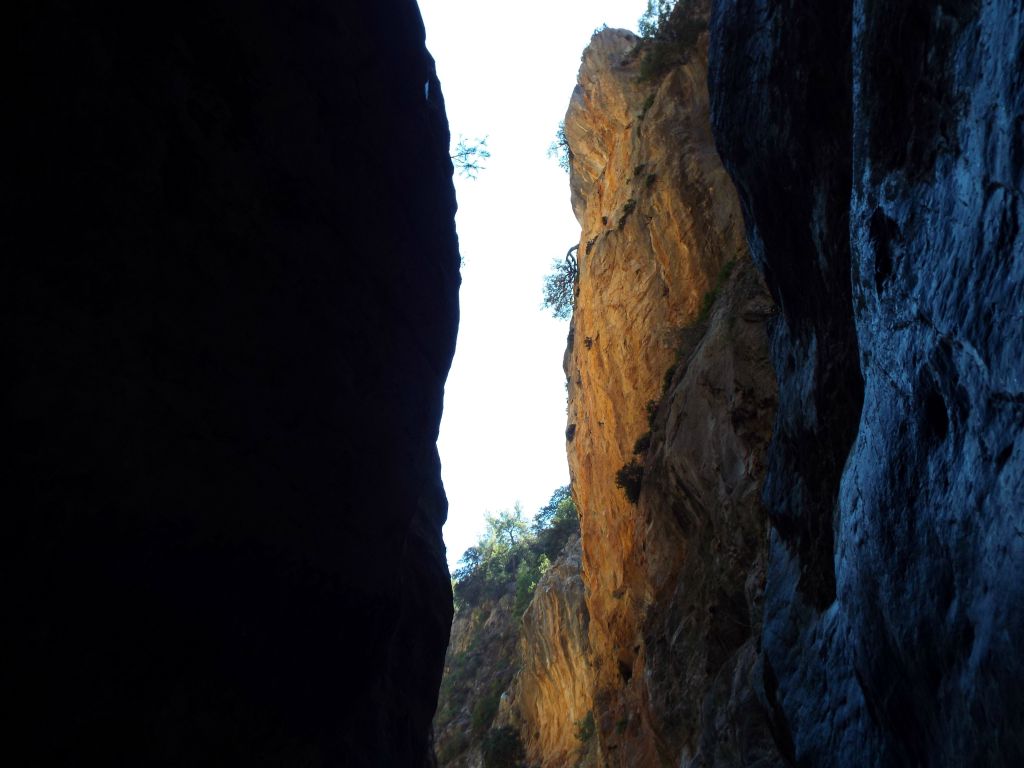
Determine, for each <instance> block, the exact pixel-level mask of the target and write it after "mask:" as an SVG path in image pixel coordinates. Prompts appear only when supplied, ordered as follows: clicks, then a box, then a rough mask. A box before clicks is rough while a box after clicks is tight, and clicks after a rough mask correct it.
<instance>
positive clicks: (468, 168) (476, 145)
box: [451, 136, 491, 179]
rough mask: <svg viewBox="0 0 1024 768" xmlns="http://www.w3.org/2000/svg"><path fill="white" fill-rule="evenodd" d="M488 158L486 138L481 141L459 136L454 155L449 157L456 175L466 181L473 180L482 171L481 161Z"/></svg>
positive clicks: (482, 164) (489, 154)
mask: <svg viewBox="0 0 1024 768" xmlns="http://www.w3.org/2000/svg"><path fill="white" fill-rule="evenodd" d="M490 156H491V153H490V152H489V151H488V149H487V137H486V136H484V137H483V138H482V139H467V138H465V137H463V136H459V143H458V144H456V145H455V153H454V154H453V155H451V158H452V163H453V164H454V165H455V170H456V171H457V172H458V173H460V174H462V175H463V176H464V177H466V178H467V179H475V178H476V177H477V176H478V175H479V174H480V171H482V170H483V169H484V162H483V161H484V160H487V159H488V158H490Z"/></svg>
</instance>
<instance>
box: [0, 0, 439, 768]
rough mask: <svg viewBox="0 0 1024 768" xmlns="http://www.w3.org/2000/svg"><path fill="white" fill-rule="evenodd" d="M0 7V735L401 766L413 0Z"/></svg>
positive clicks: (408, 510)
mask: <svg viewBox="0 0 1024 768" xmlns="http://www.w3.org/2000/svg"><path fill="white" fill-rule="evenodd" d="M16 16H20V18H14V19H10V18H9V19H8V25H7V26H8V30H9V31H14V32H15V33H16V35H15V36H16V43H15V45H14V48H13V52H14V53H15V60H16V61H17V67H16V68H15V69H14V70H8V71H7V73H6V76H7V78H10V80H11V88H9V89H5V90H6V91H7V94H8V99H11V98H14V99H15V101H14V102H13V104H14V106H13V107H12V106H11V104H12V102H11V101H8V109H7V113H6V114H7V118H6V119H5V122H6V124H7V125H6V128H7V129H8V130H11V129H13V133H14V137H13V138H9V139H8V143H7V145H6V146H5V155H6V157H7V164H6V171H5V176H6V178H5V186H6V187H7V189H8V192H9V193H10V195H9V198H10V199H9V200H8V202H7V203H6V204H5V211H4V214H5V219H6V220H7V222H8V223H7V224H5V225H4V227H3V229H2V231H0V243H2V251H3V259H4V262H5V264H4V276H3V282H4V283H5V285H4V287H5V289H6V291H5V293H6V292H8V291H9V292H10V298H9V299H7V300H5V307H4V313H5V315H7V317H8V320H9V323H8V326H7V327H8V328H9V330H10V333H9V335H7V336H6V338H7V344H8V346H7V350H8V359H7V364H6V365H5V366H4V367H5V368H6V369H7V377H6V379H7V384H8V388H7V391H8V399H7V401H6V403H7V409H6V410H7V414H6V416H5V423H6V426H5V433H6V434H5V436H6V438H7V441H6V442H7V443H8V446H9V447H10V448H11V449H13V451H14V453H15V454H16V457H15V459H14V461H13V462H10V463H8V465H7V467H6V468H5V474H6V475H7V477H6V478H5V486H7V489H8V490H7V492H6V493H5V501H4V504H3V506H4V508H5V512H4V532H3V540H4V549H5V553H6V554H5V555H4V561H5V565H6V569H5V573H6V576H5V587H6V588H7V589H8V590H10V592H11V594H10V597H9V598H8V599H7V600H5V603H4V609H5V610H4V612H5V618H4V624H5V626H6V630H5V634H6V635H8V637H9V638H11V637H13V639H14V641H15V645H16V648H15V651H14V652H13V653H12V655H10V656H8V662H9V666H13V667H14V668H15V670H16V671H17V673H18V675H17V681H16V684H15V685H13V686H8V685H6V684H5V693H6V695H7V696H8V697H9V699H10V703H11V705H12V707H13V709H14V711H15V712H16V713H17V719H16V720H15V721H11V720H10V719H8V727H9V728H10V727H12V725H13V726H15V728H14V730H16V731H17V732H18V733H19V734H20V739H19V740H18V741H15V742H9V744H8V749H9V750H12V751H15V752H20V753H21V754H23V755H28V754H32V755H33V759H32V760H30V762H31V763H32V764H35V765H109V766H120V765H125V766H128V765H131V766H143V765H145V766H162V765H176V766H180V765H190V766H192V765H197V766H198V765H217V766H232V765H246V766H269V765H274V766H281V765H287V766H299V765H303V766H327V765H333V766H378V765H380V766H406V765H410V766H415V765H423V764H425V763H426V762H428V755H429V752H430V749H429V745H428V739H429V727H430V720H431V717H432V715H433V710H434V707H435V703H436V696H437V688H438V685H439V683H440V676H441V669H442V663H443V658H444V652H445V646H446V643H447V639H448V631H449V625H450V620H451V592H450V585H449V580H448V574H447V569H446V567H445V561H444V549H443V544H442V541H441V534H440V529H441V524H442V522H443V520H444V517H445V514H446V500H445V496H444V491H443V488H442V486H441V482H440V475H439V461H438V457H437V452H436V449H435V445H434V444H435V439H436V435H437V428H438V421H439V418H440V413H441V404H442V391H443V385H444V380H445V377H446V375H447V371H448V366H449V363H450V360H451V355H452V352H453V348H454V342H455V332H456V326H457V322H458V307H457V290H458V285H459V256H458V251H457V242H456V237H455V229H454V223H453V214H454V211H455V198H454V190H453V187H452V184H451V178H450V177H451V172H452V167H451V162H450V160H449V157H448V127H447V122H446V119H445V113H444V103H443V100H442V97H441V92H440V88H439V85H438V82H437V79H436V77H435V75H434V68H433V62H432V59H431V58H430V56H429V54H428V53H427V51H426V49H425V48H424V31H423V27H422V22H421V20H420V16H419V12H418V9H417V7H416V5H415V3H414V2H413V1H412V0H383V1H381V2H362V3H353V2H327V0H303V1H300V2H296V3H275V2H269V1H268V0H256V2H245V3H241V2H231V1H230V0H211V1H210V2H205V3H191V2H166V1H165V0H158V1H155V2H146V3H117V2H95V3H58V2H38V3H33V4H32V5H31V8H30V9H28V10H26V11H23V12H22V13H21V14H16ZM8 50H9V51H10V50H11V49H8ZM12 89H13V90H12ZM12 662H13V663H12ZM15 745H19V746H25V747H27V748H28V749H29V750H30V751H26V752H21V751H20V748H18V749H15Z"/></svg>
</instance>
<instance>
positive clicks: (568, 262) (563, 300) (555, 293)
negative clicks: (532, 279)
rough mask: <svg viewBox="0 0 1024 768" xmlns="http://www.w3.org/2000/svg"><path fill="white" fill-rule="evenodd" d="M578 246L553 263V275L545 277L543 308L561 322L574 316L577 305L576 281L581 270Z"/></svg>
mask: <svg viewBox="0 0 1024 768" xmlns="http://www.w3.org/2000/svg"><path fill="white" fill-rule="evenodd" d="M578 250H579V246H578V245H574V246H573V247H572V248H570V249H569V250H568V252H566V254H565V258H564V259H562V260H561V261H559V260H558V259H555V260H554V261H553V262H552V263H551V267H552V271H551V274H549V275H545V276H544V301H543V303H542V304H541V306H542V307H543V308H544V309H550V310H551V314H552V315H553V316H555V317H557V318H558V319H559V320H566V319H568V317H569V316H570V315H572V310H573V306H574V305H575V303H576V280H577V278H578V277H579V270H578V268H577V265H576V252H577V251H578Z"/></svg>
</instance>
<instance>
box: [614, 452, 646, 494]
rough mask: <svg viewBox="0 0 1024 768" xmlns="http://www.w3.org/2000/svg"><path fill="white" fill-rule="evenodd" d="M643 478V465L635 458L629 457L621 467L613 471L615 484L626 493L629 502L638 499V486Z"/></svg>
mask: <svg viewBox="0 0 1024 768" xmlns="http://www.w3.org/2000/svg"><path fill="white" fill-rule="evenodd" d="M643 480H644V467H643V465H642V464H641V463H640V462H638V461H637V460H636V459H631V460H630V462H629V463H628V464H626V465H625V466H624V467H622V469H620V470H619V471H618V472H616V473H615V485H616V486H618V487H619V488H621V489H622V491H623V493H625V494H626V499H628V500H629V503H630V504H636V503H638V502H639V501H640V486H641V484H642V483H643Z"/></svg>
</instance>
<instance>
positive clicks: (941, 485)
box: [709, 0, 1024, 766]
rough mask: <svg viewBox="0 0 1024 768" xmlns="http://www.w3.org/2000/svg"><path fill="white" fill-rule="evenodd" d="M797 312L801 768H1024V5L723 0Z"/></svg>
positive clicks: (775, 285)
mask: <svg viewBox="0 0 1024 768" xmlns="http://www.w3.org/2000/svg"><path fill="white" fill-rule="evenodd" d="M709 83H710V88H711V93H712V121H713V124H714V129H715V134H716V140H717V143H718V147H719V151H720V153H721V154H722V156H723V159H724V161H725V163H726V166H727V168H728V169H729V172H730V174H731V175H732V177H733V179H734V180H735V182H736V185H737V188H738V190H739V193H740V198H741V200H742V204H743V207H744V214H745V217H746V221H747V231H748V238H749V241H750V244H751V249H752V252H753V255H754V258H755V260H756V261H757V262H758V264H759V265H760V267H761V269H762V271H763V272H764V275H765V278H766V280H767V283H768V285H769V288H770V290H771V291H772V294H773V296H774V298H775V300H776V302H777V304H778V305H779V307H780V309H781V314H780V317H779V319H778V321H777V322H776V324H775V327H774V331H773V338H772V355H773V359H774V362H775V367H776V371H777V374H778V377H779V413H778V417H777V420H776V425H775V432H774V436H773V444H772V447H771V449H770V456H769V459H770V466H769V471H768V476H767V480H766V483H765V500H766V503H767V505H768V507H769V513H770V516H771V520H772V528H773V532H772V546H771V558H770V563H769V567H768V577H767V583H766V590H765V613H764V632H763V646H764V652H765V681H764V682H765V688H766V692H767V693H768V696H769V698H770V699H771V704H772V707H773V711H774V727H775V736H776V740H777V743H778V744H779V745H780V746H781V747H782V748H783V750H784V751H785V752H788V754H789V756H790V758H791V759H793V760H794V761H796V762H797V763H798V764H800V765H821V766H909V765H930V766H964V765H971V766H975V765H978V766H981V765H984V766H1013V765H1020V764H1022V763H1024V695H1022V694H1021V691H1022V690H1024V662H1022V660H1021V656H1020V653H1019V649H1020V647H1021V643H1022V642H1024V579H1022V576H1024V436H1022V435H1024V239H1022V238H1024V235H1022V233H1021V224H1022V221H1024V209H1022V205H1024V204H1022V184H1024V179H1022V174H1024V11H1022V8H1021V6H1020V4H1019V3H1017V2H1012V1H1010V0H990V1H988V2H979V1H963V2H930V1H928V0H915V1H914V2H892V1H890V0H858V1H857V2H850V1H849V0H846V1H845V2H836V3H819V4H813V3H798V2H794V1H793V0H764V1H763V2H756V3H747V2H738V1H737V0H719V1H718V2H717V3H716V7H715V11H714V14H713V18H712V24H711V46H710V75H709Z"/></svg>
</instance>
